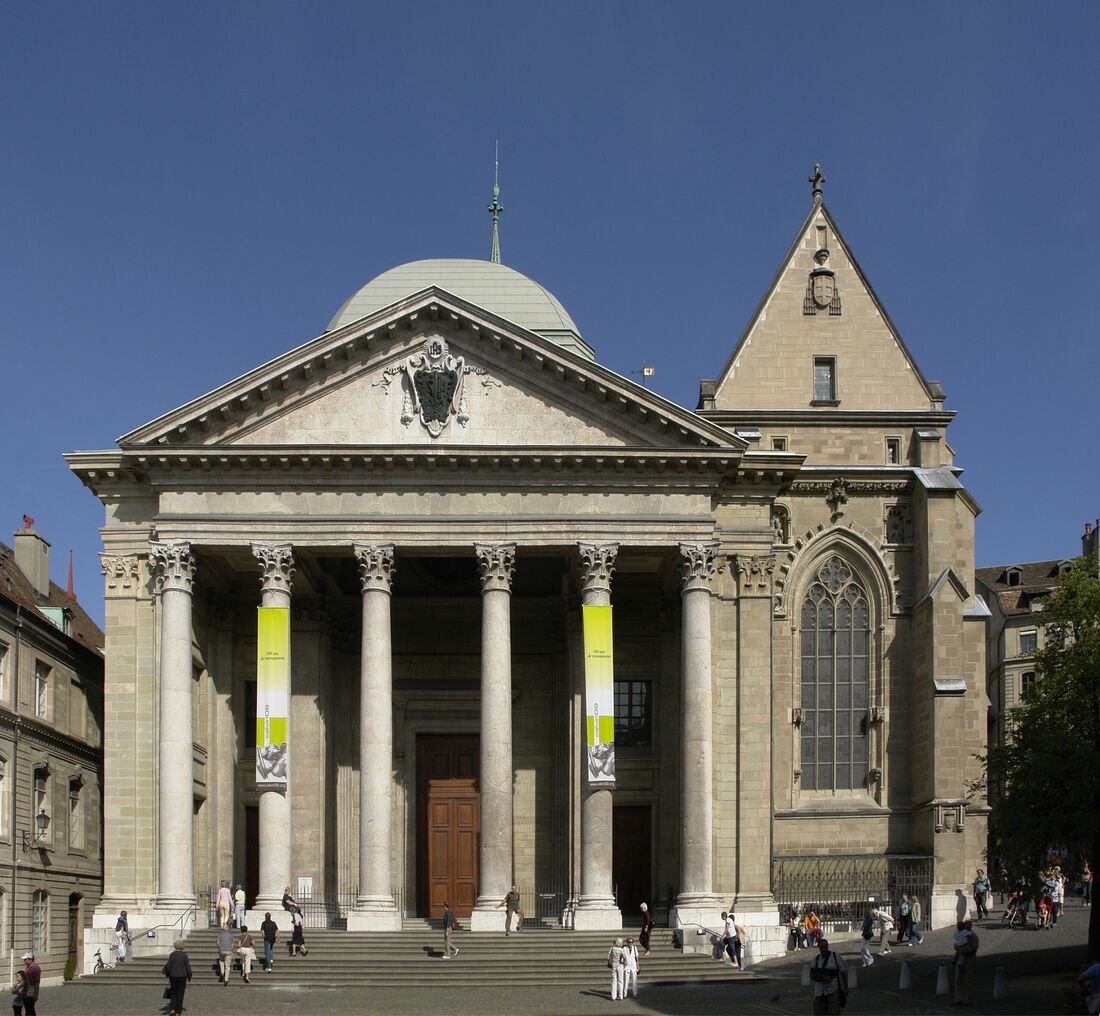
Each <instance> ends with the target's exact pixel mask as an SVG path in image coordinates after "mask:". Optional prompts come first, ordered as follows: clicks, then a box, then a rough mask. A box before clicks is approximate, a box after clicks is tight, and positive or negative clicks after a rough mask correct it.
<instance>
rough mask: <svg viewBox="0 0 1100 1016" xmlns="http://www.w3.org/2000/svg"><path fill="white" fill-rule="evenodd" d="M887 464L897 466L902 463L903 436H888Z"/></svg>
mask: <svg viewBox="0 0 1100 1016" xmlns="http://www.w3.org/2000/svg"><path fill="white" fill-rule="evenodd" d="M886 464H887V465H888V466H897V465H900V464H901V438H900V437H888V438H887V439H886Z"/></svg>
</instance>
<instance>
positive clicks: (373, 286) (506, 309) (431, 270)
mask: <svg viewBox="0 0 1100 1016" xmlns="http://www.w3.org/2000/svg"><path fill="white" fill-rule="evenodd" d="M429 286H438V287H439V288H440V289H445V290H447V292H448V293H454V295H455V296H460V297H462V299H463V300H466V301H468V302H469V303H472V304H475V305H476V306H478V307H483V308H484V309H485V310H488V311H492V312H493V313H494V314H499V315H500V316H501V317H502V318H506V319H507V320H509V321H512V322H514V323H515V324H517V325H520V326H522V327H523V328H526V329H528V330H529V331H532V332H537V333H538V334H539V335H542V336H543V337H544V338H547V339H550V340H551V341H552V342H556V343H557V344H558V345H559V346H564V347H565V348H566V349H569V350H571V351H572V352H574V353H578V354H579V355H581V356H583V357H585V358H587V359H589V360H591V359H594V358H595V357H594V355H593V353H592V349H591V347H590V346H589V345H588V343H587V342H585V341H584V339H583V338H581V334H580V331H579V330H578V329H577V326H576V324H575V323H574V321H573V319H572V318H571V317H570V316H569V314H568V312H567V311H566V309H565V308H564V307H563V306H562V305H561V304H560V303H559V302H558V300H557V298H556V297H555V296H554V295H553V293H551V292H549V291H548V290H546V289H544V288H543V287H542V286H540V285H539V284H538V283H537V282H535V281H534V280H533V279H529V278H527V276H526V275H522V274H521V273H519V272H517V271H516V270H515V269H514V268H509V267H507V265H501V264H497V263H496V262H493V261H474V260H469V259H464V258H434V259H431V260H427V261H410V262H409V263H408V264H404V265H398V266H397V267H396V268H391V269H390V270H389V271H388V272H383V273H382V274H381V275H379V276H377V277H376V278H374V279H371V281H370V282H368V283H367V284H366V285H365V286H364V287H363V288H362V289H360V290H359V292H357V293H356V294H355V295H354V296H352V297H351V298H350V299H349V300H348V301H347V303H345V304H344V306H343V307H341V308H340V309H339V310H338V311H337V312H336V315H335V316H334V317H333V319H332V320H331V321H330V322H329V326H328V330H329V331H332V330H333V329H334V328H342V327H343V326H344V325H346V324H350V323H351V322H352V321H358V320H359V319H360V318H362V317H366V316H367V315H368V314H373V313H374V312H375V311H376V310H381V309H382V308H383V307H389V306H390V305H391V304H394V303H397V302H398V301H400V300H403V299H404V298H405V297H407V296H412V295H413V294H414V293H419V292H420V291H421V290H424V289H427V288H428V287H429Z"/></svg>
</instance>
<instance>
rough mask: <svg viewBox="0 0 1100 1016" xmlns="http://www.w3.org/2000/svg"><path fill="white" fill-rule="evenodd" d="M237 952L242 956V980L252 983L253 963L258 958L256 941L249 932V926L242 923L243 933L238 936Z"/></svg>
mask: <svg viewBox="0 0 1100 1016" xmlns="http://www.w3.org/2000/svg"><path fill="white" fill-rule="evenodd" d="M237 954H238V955H239V956H240V958H241V980H242V981H244V983H245V984H251V983H252V964H253V962H255V959H256V943H255V942H254V941H253V940H252V936H251V935H250V934H249V933H248V928H247V927H245V926H244V925H243V924H242V925H241V933H240V935H239V936H238V937H237Z"/></svg>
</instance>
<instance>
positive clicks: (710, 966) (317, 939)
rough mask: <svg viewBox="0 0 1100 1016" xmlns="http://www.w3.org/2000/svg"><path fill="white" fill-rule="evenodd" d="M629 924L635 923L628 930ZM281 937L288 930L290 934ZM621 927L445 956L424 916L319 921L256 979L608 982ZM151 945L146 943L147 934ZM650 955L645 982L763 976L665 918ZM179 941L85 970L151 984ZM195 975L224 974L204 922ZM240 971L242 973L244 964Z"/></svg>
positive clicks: (496, 938) (117, 983)
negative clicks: (345, 925) (357, 922)
mask: <svg viewBox="0 0 1100 1016" xmlns="http://www.w3.org/2000/svg"><path fill="white" fill-rule="evenodd" d="M624 934H629V931H628V932H626V933H624ZM280 937H281V938H285V937H286V936H284V935H281V936H280ZM614 937H615V935H614V933H612V932H609V931H566V930H562V929H542V928H540V929H529V930H524V931H518V932H513V933H512V934H511V935H510V936H505V934H504V932H503V931H502V932H499V933H492V932H479V933H478V934H476V935H475V934H472V933H471V932H468V931H462V930H460V931H458V932H455V934H454V938H453V941H454V944H455V945H457V946H458V948H459V954H458V955H457V956H456V957H455V958H454V959H451V960H444V959H443V958H442V957H443V932H442V931H441V930H440V929H439V927H438V922H435V924H434V925H431V924H429V922H427V921H422V920H415V919H414V920H406V921H405V922H404V927H403V928H402V930H401V931H399V932H396V933H382V932H352V931H338V930H319V929H311V930H308V931H307V935H306V946H307V948H308V950H309V955H308V956H296V957H293V958H291V957H289V956H288V955H287V946H286V942H285V941H280V942H279V943H278V944H277V945H276V947H275V969H274V971H272V972H271V973H265V972H264V970H263V962H262V960H263V949H262V947H261V948H260V949H259V950H258V955H257V962H256V963H255V964H254V965H253V967H252V983H253V985H264V984H271V985H276V986H278V985H283V986H295V987H301V986H308V985H332V986H336V987H364V988H366V987H376V986H377V987H383V986H390V987H394V986H401V985H408V986H410V987H411V986H417V987H425V986H433V985H435V986H439V987H452V988H458V987H462V986H464V985H465V986H470V987H483V986H494V985H498V984H501V983H503V982H505V981H507V982H508V983H509V984H511V985H546V984H557V985H580V986H585V985H590V986H592V987H596V988H605V987H606V985H607V981H608V978H609V971H608V969H607V950H608V949H609V948H610V945H611V942H612V940H613V939H614ZM142 945H143V946H144V945H145V943H142ZM650 946H651V951H650V955H649V956H648V957H643V959H642V964H641V977H640V980H641V981H642V983H645V984H659V983H676V982H684V981H718V980H723V981H728V980H733V981H736V980H753V979H754V975H753V974H752V973H748V972H746V973H739V972H738V971H737V970H735V969H733V968H732V967H728V966H725V965H723V964H722V963H721V962H718V961H717V960H714V959H711V958H710V957H709V956H701V955H685V954H684V953H682V952H681V951H680V950H679V949H678V948H676V947H675V946H674V945H673V940H672V932H671V931H670V930H668V929H662V928H655V929H654V930H653V936H652V940H651V943H650ZM170 949H171V947H170V945H169V944H168V943H165V948H164V950H163V952H162V953H160V954H158V955H156V956H147V957H138V958H137V959H133V960H129V961H127V962H126V963H123V964H120V965H119V966H116V967H114V968H112V969H110V970H104V971H103V972H101V973H99V974H95V975H89V976H88V977H85V978H84V979H83V983H89V982H91V983H96V984H104V985H112V986H114V987H115V988H119V987H123V986H125V985H133V986H135V987H136V986H138V985H147V984H158V985H163V984H164V983H165V981H164V976H163V974H161V967H162V966H163V965H164V960H165V958H166V957H167V954H168V952H169V951H170ZM187 955H188V957H189V958H190V960H191V968H192V971H193V973H194V981H193V983H194V984H211V985H213V984H217V981H218V973H217V959H218V949H217V933H216V932H215V931H214V929H201V930H198V931H195V932H192V934H191V935H190V936H189V937H188V939H187ZM232 976H233V978H234V979H235V980H237V981H238V982H239V980H240V976H241V975H240V972H239V971H235V972H234V973H233V975H232Z"/></svg>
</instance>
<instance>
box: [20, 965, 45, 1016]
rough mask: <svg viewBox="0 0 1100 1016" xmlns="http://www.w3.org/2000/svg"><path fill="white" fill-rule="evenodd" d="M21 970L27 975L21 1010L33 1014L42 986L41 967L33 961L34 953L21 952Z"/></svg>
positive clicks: (33, 1015)
mask: <svg viewBox="0 0 1100 1016" xmlns="http://www.w3.org/2000/svg"><path fill="white" fill-rule="evenodd" d="M23 970H24V971H25V972H26V975H27V997H26V999H24V1001H23V1012H25V1013H26V1014H27V1016H35V1013H37V1011H38V1010H37V1009H36V1008H35V1007H36V1006H37V1005H38V991H39V988H41V986H42V968H41V967H40V966H39V965H38V964H37V963H35V962H34V953H23Z"/></svg>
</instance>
